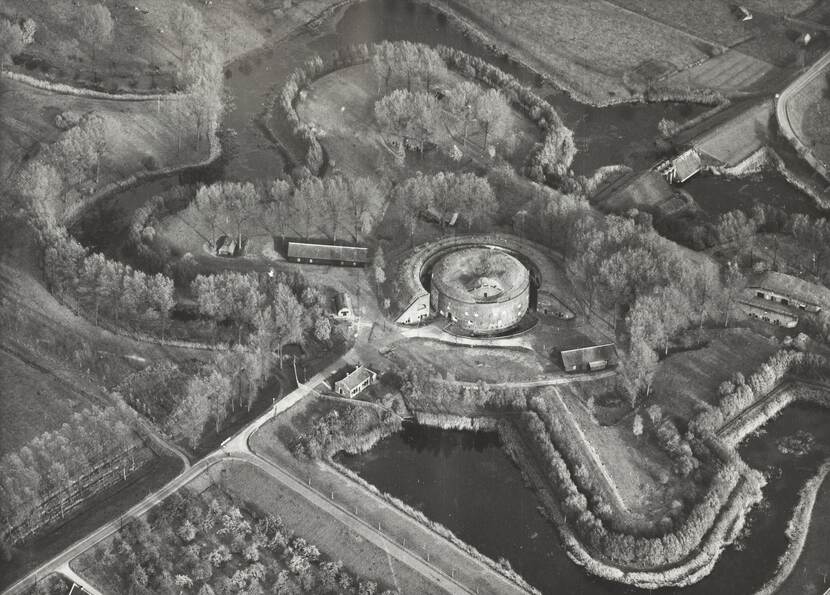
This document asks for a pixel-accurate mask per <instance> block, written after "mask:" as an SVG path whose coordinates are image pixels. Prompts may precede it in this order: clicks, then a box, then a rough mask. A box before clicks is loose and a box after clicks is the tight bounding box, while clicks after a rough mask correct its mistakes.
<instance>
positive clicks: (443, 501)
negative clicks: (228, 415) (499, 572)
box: [338, 404, 830, 595]
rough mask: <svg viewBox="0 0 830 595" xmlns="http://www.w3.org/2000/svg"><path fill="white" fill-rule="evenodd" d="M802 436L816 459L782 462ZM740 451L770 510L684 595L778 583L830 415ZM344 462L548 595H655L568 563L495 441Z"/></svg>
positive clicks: (824, 453)
mask: <svg viewBox="0 0 830 595" xmlns="http://www.w3.org/2000/svg"><path fill="white" fill-rule="evenodd" d="M799 430H801V431H803V432H806V433H808V434H810V435H811V436H812V437H813V439H814V442H813V445H812V448H811V449H810V450H809V452H807V453H806V454H797V453H790V454H786V453H785V452H782V449H781V448H780V445H781V443H782V442H781V441H782V439H784V438H786V437H791V436H794V435H796V432H798V431H799ZM739 451H740V454H741V456H742V457H743V458H744V460H745V461H746V462H747V464H749V465H750V466H751V467H754V468H756V469H758V470H760V471H762V472H764V474H765V475H766V476H767V477H768V484H767V486H766V487H765V488H764V497H765V500H764V502H763V503H762V504H761V505H759V506H756V507H755V508H754V509H753V510H752V511H751V513H750V515H749V518H748V521H747V528H746V529H744V533H743V534H742V535H741V537H740V538H739V539H738V542H737V543H735V544H733V545H732V546H730V547H729V548H728V549H727V550H726V551H725V552H724V553H723V554H722V555H721V558H720V560H719V561H718V563H717V564H716V566H715V568H714V570H713V572H712V574H710V575H709V576H707V577H706V578H704V579H703V580H701V581H700V582H699V583H697V584H695V585H692V586H690V587H686V588H684V589H682V590H680V592H682V593H684V594H685V593H688V594H694V595H698V594H700V595H704V594H708V593H724V594H729V595H744V594H746V595H748V594H750V593H754V592H755V591H756V590H757V589H758V588H760V587H761V585H762V584H763V583H764V582H765V581H767V580H768V579H769V578H770V577H771V576H772V574H773V571H774V569H775V567H776V564H777V561H778V558H779V556H780V555H781V554H782V553H783V551H784V548H785V547H786V543H787V538H786V535H785V530H786V527H787V523H788V522H789V520H790V518H791V517H792V512H793V507H794V506H795V504H796V501H797V498H798V491H799V490H800V489H801V487H802V486H803V485H804V482H805V481H806V480H807V479H808V478H809V477H811V476H812V475H813V474H814V473H815V471H816V469H817V468H818V466H819V465H821V463H822V462H823V461H825V460H827V459H828V458H829V457H830V411H827V410H826V409H822V408H820V407H816V406H811V405H800V404H796V405H792V406H790V407H788V408H787V409H785V410H784V412H783V413H782V414H781V415H780V416H779V417H777V418H776V419H774V420H772V421H770V422H769V423H768V424H767V425H766V426H765V427H764V428H763V429H762V431H761V432H759V433H758V434H757V435H754V436H750V437H748V438H747V439H746V440H745V441H744V442H743V443H742V445H741V447H740V449H739ZM338 460H339V461H340V462H341V463H342V464H344V465H345V466H346V467H348V468H350V469H351V470H352V471H354V472H356V473H357V474H359V475H360V476H361V477H363V478H364V479H366V480H367V481H369V482H370V483H372V484H374V485H375V486H377V487H378V488H379V489H380V490H381V491H384V492H387V493H389V494H391V495H392V496H395V497H397V498H400V499H401V500H403V501H404V502H406V503H407V504H409V505H410V506H413V507H415V508H417V509H418V510H421V511H422V512H423V513H424V514H425V515H426V516H427V517H429V518H430V519H432V520H434V521H436V522H439V523H441V524H443V525H444V526H446V527H447V528H449V529H450V530H451V531H453V532H454V533H455V534H456V535H457V536H458V537H460V538H461V539H462V540H464V541H466V542H468V543H470V544H471V545H473V546H474V547H475V548H477V549H478V550H479V551H481V552H482V553H483V554H485V555H487V556H489V557H491V558H492V559H494V560H498V559H499V558H502V557H504V558H506V559H507V560H508V561H509V562H510V565H511V566H512V567H513V568H514V569H515V570H517V571H518V572H519V573H520V574H521V575H522V576H524V577H525V578H526V579H527V580H528V582H530V583H531V584H532V585H534V586H535V587H537V588H539V589H540V590H541V591H542V592H543V593H575V594H576V593H584V594H586V595H587V594H594V593H596V594H602V593H638V592H642V593H645V592H648V591H644V590H643V591H641V590H639V589H636V588H633V587H628V586H625V585H620V584H617V583H612V582H608V581H604V580H601V579H598V578H595V577H592V576H590V575H588V574H587V573H586V572H584V571H583V570H581V569H580V567H579V566H577V565H575V564H574V563H573V562H572V561H571V560H570V559H569V558H568V556H567V554H566V553H565V551H564V548H563V547H562V545H561V543H560V541H559V538H558V535H557V533H556V530H555V528H554V526H553V524H552V523H550V522H548V521H547V520H545V519H544V518H543V517H542V515H541V514H540V513H539V511H538V509H537V507H539V506H540V502H539V501H538V499H537V498H536V496H535V494H534V493H533V491H532V490H531V489H529V488H528V487H527V486H526V485H525V483H524V481H523V479H522V476H521V473H520V472H519V470H518V468H517V467H516V466H515V465H514V464H513V463H512V461H511V460H510V459H509V458H508V456H507V455H506V454H505V453H504V452H503V451H502V449H501V447H500V445H499V439H498V436H497V435H496V434H494V433H483V432H478V433H474V432H466V431H456V430H440V429H436V428H430V427H425V426H418V425H415V424H408V425H407V426H406V427H405V428H404V430H403V431H402V432H399V433H398V434H395V435H393V436H390V437H388V438H386V439H384V440H383V441H381V442H380V443H379V444H378V445H376V446H375V447H374V448H373V449H372V450H371V451H369V452H367V453H365V454H362V455H357V456H344V455H341V456H340V457H339V459H338ZM657 592H665V593H670V592H678V590H677V589H665V590H662V591H657Z"/></svg>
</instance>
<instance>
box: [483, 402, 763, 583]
mask: <svg viewBox="0 0 830 595" xmlns="http://www.w3.org/2000/svg"><path fill="white" fill-rule="evenodd" d="M499 423H500V435H501V436H502V441H503V442H504V443H505V447H506V448H507V450H508V452H510V453H511V454H512V456H514V457H518V458H519V459H520V460H519V462H520V463H521V457H522V455H521V454H520V453H521V452H522V450H523V448H524V447H523V446H522V445H521V444H520V443H519V442H517V440H519V439H518V438H517V437H516V436H515V434H514V433H513V432H512V431H511V428H510V427H506V426H509V425H510V423H511V422H508V421H507V420H501V421H500V422H499ZM512 423H514V424H515V427H516V428H517V429H518V430H519V432H520V433H521V434H522V435H524V436H527V437H528V439H529V440H530V442H531V444H532V445H533V447H534V449H535V450H536V452H537V453H538V456H539V457H540V459H541V461H543V463H544V465H545V473H546V474H547V476H548V477H549V479H550V481H551V484H552V486H553V488H554V490H555V493H556V495H557V496H558V500H559V502H561V510H562V512H563V514H564V516H565V518H566V519H567V522H568V525H569V526H570V527H572V528H573V529H574V531H575V532H576V534H577V535H579V536H580V538H581V539H582V540H583V542H584V543H586V545H588V546H589V547H590V548H591V549H593V550H594V551H596V552H599V553H600V554H601V555H602V556H604V557H606V558H607V559H608V560H609V561H611V562H613V563H614V564H620V565H624V566H627V567H634V568H642V569H652V568H655V567H660V566H665V565H670V564H676V563H677V562H679V561H681V560H682V559H683V558H684V557H686V556H687V555H688V554H689V553H690V552H692V551H694V550H695V548H697V547H698V546H699V545H700V542H701V540H702V539H703V538H704V536H705V535H706V534H707V533H708V532H709V530H710V529H711V527H712V525H713V523H714V522H715V520H716V518H717V517H718V515H719V514H720V512H721V510H722V507H723V506H724V505H725V504H726V503H727V501H729V502H730V505H731V506H734V507H736V508H738V507H740V508H745V507H746V506H748V505H749V504H750V503H753V502H755V501H757V500H758V499H760V496H761V493H760V487H761V485H763V479H762V478H761V476H760V474H759V473H758V472H755V471H750V472H749V474H748V475H747V474H744V475H743V477H744V478H745V479H746V481H744V482H743V483H742V484H741V485H740V486H738V480H739V478H740V477H741V473H740V470H739V466H738V465H737V464H736V463H734V462H728V463H727V462H724V463H716V464H715V468H714V471H713V474H712V479H711V481H710V483H709V486H708V488H707V490H706V492H705V493H704V494H703V495H702V496H701V497H700V498H699V499H698V500H697V501H696V502H695V503H694V504H693V506H692V507H691V508H690V509H689V510H688V511H686V512H685V514H684V515H683V516H682V517H678V518H676V519H674V520H671V519H669V520H667V521H666V522H662V523H661V524H660V527H659V529H658V531H659V532H658V533H657V534H652V535H649V534H648V533H646V534H635V533H630V532H621V531H617V530H615V529H613V528H612V527H609V526H608V525H607V524H606V523H604V522H603V520H602V518H601V516H599V515H598V513H597V512H596V510H595V507H594V505H593V504H592V500H591V499H589V498H588V497H586V495H585V493H583V491H582V490H580V488H579V484H578V482H577V481H576V479H575V477H574V475H573V472H572V470H571V468H570V466H569V464H568V462H566V460H565V459H564V458H563V457H562V455H561V454H560V453H559V451H558V450H557V448H556V447H555V446H554V444H552V442H551V440H550V437H549V433H548V429H547V427H546V426H545V423H544V422H543V421H542V420H541V419H540V418H539V415H538V414H537V413H535V412H529V411H527V412H524V413H523V414H522V415H520V416H517V417H516V419H515V420H512ZM736 486H737V487H738V491H735V489H736ZM589 495H590V494H589ZM730 498H731V500H730Z"/></svg>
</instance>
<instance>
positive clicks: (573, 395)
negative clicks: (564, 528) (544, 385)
mask: <svg viewBox="0 0 830 595" xmlns="http://www.w3.org/2000/svg"><path fill="white" fill-rule="evenodd" d="M557 390H559V392H560V393H561V394H562V397H563V399H564V400H565V402H566V404H567V405H568V409H569V411H570V412H571V414H572V417H573V420H574V422H575V423H576V424H577V425H578V426H579V427H580V428H581V429H582V431H583V432H584V433H585V436H586V437H587V438H588V440H589V441H590V443H591V445H592V446H593V447H594V449H595V450H596V452H597V454H598V455H599V457H600V459H601V460H602V461H603V463H604V464H605V466H606V469H607V470H608V472H609V474H610V475H611V477H612V478H613V480H614V482H615V483H616V485H617V489H618V490H619V492H620V495H621V497H622V499H623V501H624V502H625V504H626V506H627V507H628V509H629V510H630V511H631V513H632V514H633V515H634V516H635V517H640V518H644V519H653V518H660V517H661V516H663V515H665V514H666V513H667V512H668V510H669V509H670V508H671V504H672V501H674V500H675V499H681V496H682V495H683V493H684V490H685V488H686V487H687V482H686V481H679V480H677V478H675V477H673V476H672V477H673V481H672V482H671V483H669V484H667V485H665V486H664V485H661V484H660V481H659V478H660V475H661V474H662V473H669V474H671V460H670V459H669V458H668V456H667V455H666V454H665V453H664V452H662V451H661V450H660V449H658V448H657V447H656V446H654V445H653V444H651V443H650V442H648V441H646V440H643V439H642V438H638V437H636V436H634V433H633V432H632V429H631V428H632V425H631V424H632V418H631V417H630V416H626V417H624V418H623V419H621V420H620V421H619V422H618V423H616V424H614V425H609V426H601V425H600V424H598V423H597V421H596V420H595V419H594V418H593V417H592V416H591V415H590V413H589V412H588V410H587V408H586V406H585V400H586V399H587V395H589V394H590V392H591V387H590V384H588V385H583V384H579V385H568V386H562V387H557Z"/></svg>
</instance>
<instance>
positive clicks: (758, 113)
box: [694, 100, 773, 167]
mask: <svg viewBox="0 0 830 595" xmlns="http://www.w3.org/2000/svg"><path fill="white" fill-rule="evenodd" d="M772 117H773V104H772V102H771V101H770V100H764V101H762V102H760V103H757V104H755V105H754V106H752V107H751V108H749V109H747V110H746V111H744V112H743V113H742V114H740V115H739V116H737V117H735V118H733V119H731V120H729V121H728V122H724V123H723V124H722V125H721V126H717V127H716V128H714V129H712V130H711V131H709V132H707V133H706V134H704V135H702V136H701V137H699V138H697V139H696V140H695V141H694V144H695V147H697V149H698V150H699V151H701V152H702V153H706V154H707V155H710V156H712V157H714V158H715V159H717V160H718V161H720V162H721V163H723V164H725V165H727V166H730V167H732V166H735V165H737V164H738V163H740V162H741V161H743V160H744V159H746V158H747V157H749V156H750V155H751V154H752V153H754V152H755V151H757V150H758V149H760V148H761V147H763V146H764V145H765V144H766V143H767V142H768V140H769V137H770V123H771V119H772Z"/></svg>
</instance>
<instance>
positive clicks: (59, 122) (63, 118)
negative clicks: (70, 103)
mask: <svg viewBox="0 0 830 595" xmlns="http://www.w3.org/2000/svg"><path fill="white" fill-rule="evenodd" d="M81 118H83V115H82V114H79V113H78V112H73V111H65V112H62V113H60V114H58V115H57V116H55V126H57V127H58V128H60V129H61V130H69V129H70V128H73V127H75V126H77V125H78V124H80V123H81Z"/></svg>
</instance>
